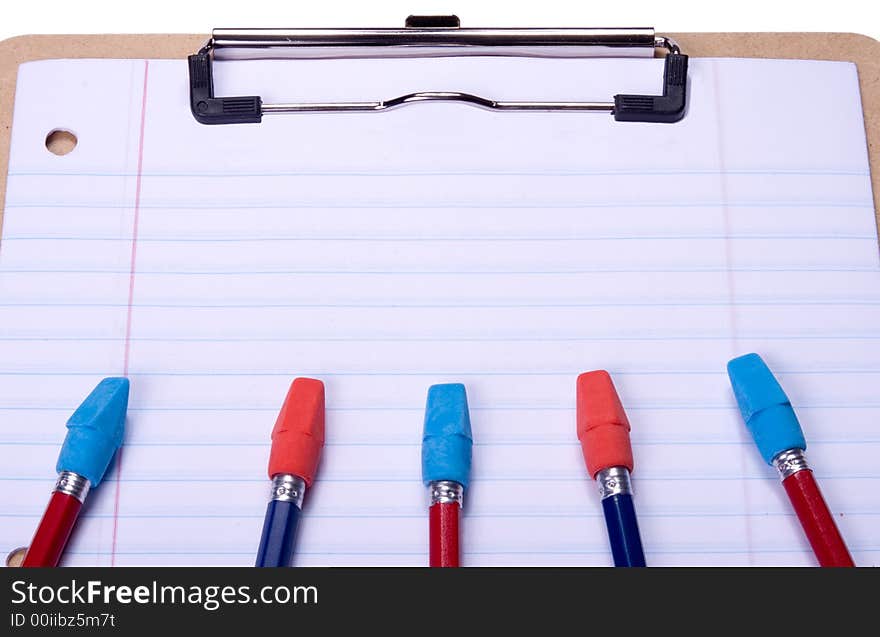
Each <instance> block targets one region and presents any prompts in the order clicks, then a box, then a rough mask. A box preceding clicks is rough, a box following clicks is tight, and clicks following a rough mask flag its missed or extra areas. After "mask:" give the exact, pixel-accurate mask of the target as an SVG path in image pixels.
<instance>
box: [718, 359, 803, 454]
mask: <svg viewBox="0 0 880 637" xmlns="http://www.w3.org/2000/svg"><path fill="white" fill-rule="evenodd" d="M727 375H728V376H730V384H731V385H733V393H734V395H735V396H736V402H737V403H739V410H740V412H741V413H742V417H743V420H745V421H746V427H748V428H749V431H750V432H751V434H752V438H754V439H755V444H756V445H758V450H759V451H760V452H761V455H762V456H763V457H764V460H765V461H766V462H767V463H768V464H772V461H773V458H774V457H775V456H776V455H777V454H779V453H780V452H782V451H785V450H786V449H806V448H807V441H806V440H804V432H803V431H802V430H801V425H800V423H799V422H798V419H797V416H796V415H795V413H794V409H793V408H792V406H791V402H790V401H789V400H788V396H786V395H785V392H784V391H782V387H780V386H779V382H778V381H777V380H776V378H775V377H774V376H773V372H771V371H770V368H769V367H767V364H766V363H765V362H764V361H763V360H762V359H761V357H760V356H758V355H757V354H746V355H745V356H740V357H739V358H734V359H733V360H731V361H730V362H729V363H727Z"/></svg>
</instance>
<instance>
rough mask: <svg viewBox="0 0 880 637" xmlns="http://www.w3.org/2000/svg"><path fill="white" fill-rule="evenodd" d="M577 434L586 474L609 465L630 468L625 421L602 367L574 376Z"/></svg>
mask: <svg viewBox="0 0 880 637" xmlns="http://www.w3.org/2000/svg"><path fill="white" fill-rule="evenodd" d="M577 434H578V440H580V441H581V448H582V449H583V452H584V461H585V462H586V463H587V471H589V473H590V477H592V478H595V477H596V474H597V473H598V472H599V471H601V470H602V469H608V468H610V467H626V468H627V469H629V470H630V471H632V470H633V453H632V444H631V443H630V440H629V420H627V418H626V412H625V411H623V405H621V404H620V398H619V397H618V396H617V390H616V389H614V383H613V382H611V376H610V375H609V374H608V372H606V371H604V370H597V371H594V372H586V373H584V374H581V375H580V376H578V379H577Z"/></svg>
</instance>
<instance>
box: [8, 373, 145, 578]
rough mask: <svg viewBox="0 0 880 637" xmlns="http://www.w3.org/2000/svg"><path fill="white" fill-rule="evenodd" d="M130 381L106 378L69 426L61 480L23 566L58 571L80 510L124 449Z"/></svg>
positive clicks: (60, 462) (58, 467)
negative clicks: (118, 451)
mask: <svg viewBox="0 0 880 637" xmlns="http://www.w3.org/2000/svg"><path fill="white" fill-rule="evenodd" d="M127 407H128V379H126V378H105V379H104V380H102V381H101V382H100V383H99V384H98V386H97V387H95V389H94V390H92V393H90V394H89V395H88V397H87V398H86V399H85V400H84V401H83V403H82V404H81V405H80V406H79V408H77V410H76V411H75V412H73V415H72V416H71V417H70V419H69V420H68V421H67V436H66V437H65V438H64V444H63V445H62V447H61V453H60V454H59V455H58V463H57V465H56V470H57V471H58V481H57V482H56V483H55V490H54V491H53V492H52V497H51V498H50V499H49V506H48V507H46V512H45V513H43V518H42V519H41V520H40V524H39V525H38V526H37V531H36V533H34V538H33V540H31V545H30V546H29V547H28V550H27V554H26V555H25V556H24V561H23V562H22V566H57V565H58V562H59V561H60V560H61V554H62V553H63V552H64V547H65V546H66V545H67V541H68V539H70V534H71V533H72V532H73V527H74V525H75V524H76V520H77V518H78V517H79V512H80V509H81V508H82V505H83V502H85V499H86V496H87V495H88V493H89V490H90V489H91V488H92V487H96V486H98V484H99V483H100V482H101V479H102V478H103V477H104V473H105V472H106V471H107V465H109V464H110V460H111V459H112V458H113V454H115V453H116V450H117V449H118V448H119V445H121V444H122V434H123V429H124V426H125V412H126V409H127Z"/></svg>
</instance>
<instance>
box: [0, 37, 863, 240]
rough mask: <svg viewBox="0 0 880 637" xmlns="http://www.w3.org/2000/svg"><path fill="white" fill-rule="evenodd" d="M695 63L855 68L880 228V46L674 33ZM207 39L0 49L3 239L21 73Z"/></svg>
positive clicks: (145, 55)
mask: <svg viewBox="0 0 880 637" xmlns="http://www.w3.org/2000/svg"><path fill="white" fill-rule="evenodd" d="M668 35H669V36H670V37H673V38H675V40H677V41H678V43H679V44H680V45H681V48H682V51H684V52H685V53H687V54H688V55H690V56H692V57H733V58H737V57H738V58H780V59H801V60H835V61H843V62H854V63H855V64H856V67H857V68H858V74H859V85H860V87H861V93H862V110H863V112H864V118H865V133H866V136H867V141H868V156H869V159H870V163H871V184H872V187H873V193H874V214H875V216H876V218H877V224H878V227H880V41H877V40H874V39H872V38H869V37H868V36H864V35H858V34H855V33H670V34H668ZM207 40H208V36H207V35H25V36H19V37H15V38H10V39H8V40H4V41H2V42H0V236H2V223H3V209H2V207H3V206H5V203H4V202H5V201H6V174H7V171H8V166H9V140H10V133H11V131H12V110H13V103H14V100H15V81H16V77H17V75H18V66H19V65H20V64H21V63H23V62H29V61H33V60H48V59H58V58H117V59H118V58H131V59H180V60H185V59H186V57H187V56H188V55H189V54H191V53H193V52H194V51H196V50H198V49H199V48H200V47H201V46H202V45H203V44H204V43H205V42H206V41H207Z"/></svg>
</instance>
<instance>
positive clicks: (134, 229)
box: [110, 60, 150, 566]
mask: <svg viewBox="0 0 880 637" xmlns="http://www.w3.org/2000/svg"><path fill="white" fill-rule="evenodd" d="M149 75H150V61H149V60H144V89H143V97H142V99H141V129H140V136H139V138H138V162H137V178H136V180H135V189H134V218H133V219H132V223H131V265H130V268H129V275H128V309H127V311H126V316H125V352H124V354H123V358H122V375H123V376H128V360H129V352H130V350H131V305H132V302H133V300H134V277H135V273H136V271H137V270H136V267H135V266H136V264H137V240H138V221H139V218H140V212H141V173H142V171H143V167H144V129H145V128H146V122H147V78H148V77H149ZM123 449H124V447H120V448H119V451H118V452H117V453H116V493H115V494H114V496H113V540H112V543H111V544H110V566H115V565H116V536H117V533H118V531H119V491H120V485H121V484H122V483H121V481H120V478H121V477H122V451H123Z"/></svg>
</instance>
